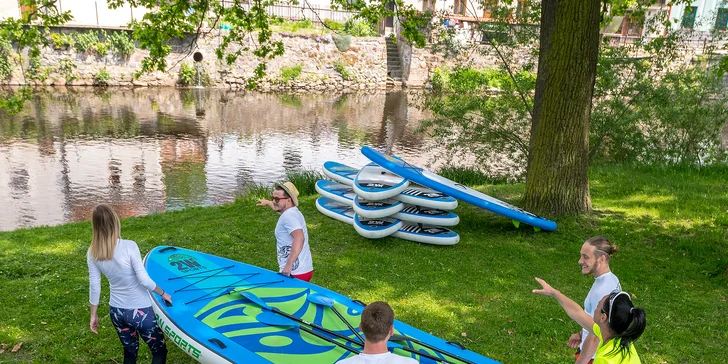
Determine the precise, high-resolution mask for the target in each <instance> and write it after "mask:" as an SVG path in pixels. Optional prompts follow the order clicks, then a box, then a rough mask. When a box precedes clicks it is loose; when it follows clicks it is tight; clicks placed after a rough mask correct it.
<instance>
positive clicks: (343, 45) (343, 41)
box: [331, 34, 351, 52]
mask: <svg viewBox="0 0 728 364" xmlns="http://www.w3.org/2000/svg"><path fill="white" fill-rule="evenodd" d="M331 39H333V40H334V44H335V45H336V49H338V50H339V51H340V52H345V51H346V50H347V49H349V46H351V35H350V34H333V35H332V36H331Z"/></svg>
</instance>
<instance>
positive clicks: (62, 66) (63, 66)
mask: <svg viewBox="0 0 728 364" xmlns="http://www.w3.org/2000/svg"><path fill="white" fill-rule="evenodd" d="M75 69H76V62H74V60H73V59H71V58H69V57H65V58H62V59H61V60H59V61H58V69H57V71H58V73H60V74H61V75H63V77H65V79H66V82H71V81H73V80H75V79H77V78H78V74H77V73H76V72H74V70H75Z"/></svg>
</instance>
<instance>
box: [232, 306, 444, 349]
mask: <svg viewBox="0 0 728 364" xmlns="http://www.w3.org/2000/svg"><path fill="white" fill-rule="evenodd" d="M246 293H247V292H246ZM256 298H257V297H256ZM261 307H263V306H261ZM272 312H273V311H271V312H268V311H266V312H262V313H261V314H259V315H258V316H256V320H258V322H260V323H263V324H266V325H271V326H292V327H296V328H299V329H301V330H303V331H305V332H308V333H310V334H312V335H316V336H318V337H320V338H322V339H324V340H326V341H329V342H331V343H334V344H336V345H338V346H341V347H344V348H345V349H346V350H349V351H351V352H354V353H359V352H358V351H356V350H355V349H352V348H350V347H348V346H342V345H343V344H341V343H339V342H338V341H333V339H331V338H327V337H324V336H322V335H320V334H317V333H315V332H314V331H312V330H310V329H308V328H307V327H305V326H300V325H299V324H298V323H297V322H296V321H301V322H303V323H306V321H304V320H300V319H298V318H297V317H295V316H293V318H289V317H286V315H285V313H282V312H278V313H279V314H283V316H281V315H276V314H274V313H272ZM308 324H309V325H311V327H313V328H316V329H319V330H321V331H324V332H326V333H328V334H331V335H334V336H336V337H338V338H340V339H343V340H346V341H347V342H350V343H352V344H356V345H359V346H364V345H362V344H361V343H359V342H358V341H356V340H353V339H352V338H350V337H346V336H343V335H341V334H338V333H336V332H333V331H330V330H327V329H324V328H322V327H320V326H318V325H316V324H311V323H308ZM387 348H388V349H400V350H403V351H406V352H409V353H413V354H416V355H420V356H422V357H425V358H428V359H431V360H434V361H437V362H442V363H450V362H449V361H447V360H444V359H441V358H438V357H436V356H433V355H430V354H428V353H423V352H419V351H417V350H414V349H410V348H408V347H406V346H402V345H400V344H397V343H393V342H387Z"/></svg>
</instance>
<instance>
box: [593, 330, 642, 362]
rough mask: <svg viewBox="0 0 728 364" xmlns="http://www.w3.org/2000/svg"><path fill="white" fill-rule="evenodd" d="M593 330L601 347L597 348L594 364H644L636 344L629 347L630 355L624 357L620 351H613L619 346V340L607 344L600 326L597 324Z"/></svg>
mask: <svg viewBox="0 0 728 364" xmlns="http://www.w3.org/2000/svg"><path fill="white" fill-rule="evenodd" d="M593 330H594V335H596V337H598V338H599V346H598V347H597V353H596V355H595V357H594V364H641V363H642V361H640V356H639V355H637V349H635V348H634V344H630V345H629V355H628V356H624V357H623V356H622V354H621V353H620V352H619V351H613V350H614V349H615V347H617V345H619V339H612V340H609V341H608V342H606V343H605V342H604V339H602V330H600V329H599V325H597V324H596V323H595V324H594V327H593ZM610 353H612V354H610Z"/></svg>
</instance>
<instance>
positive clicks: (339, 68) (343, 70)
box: [334, 60, 352, 81]
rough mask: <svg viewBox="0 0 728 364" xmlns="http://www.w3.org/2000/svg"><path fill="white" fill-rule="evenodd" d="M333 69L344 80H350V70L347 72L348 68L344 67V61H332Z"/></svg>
mask: <svg viewBox="0 0 728 364" xmlns="http://www.w3.org/2000/svg"><path fill="white" fill-rule="evenodd" d="M334 69H335V70H336V72H339V74H340V75H341V78H343V79H344V80H345V81H348V80H351V78H352V76H351V72H349V69H348V68H347V67H346V63H344V61H342V60H338V61H336V62H335V63H334Z"/></svg>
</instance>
